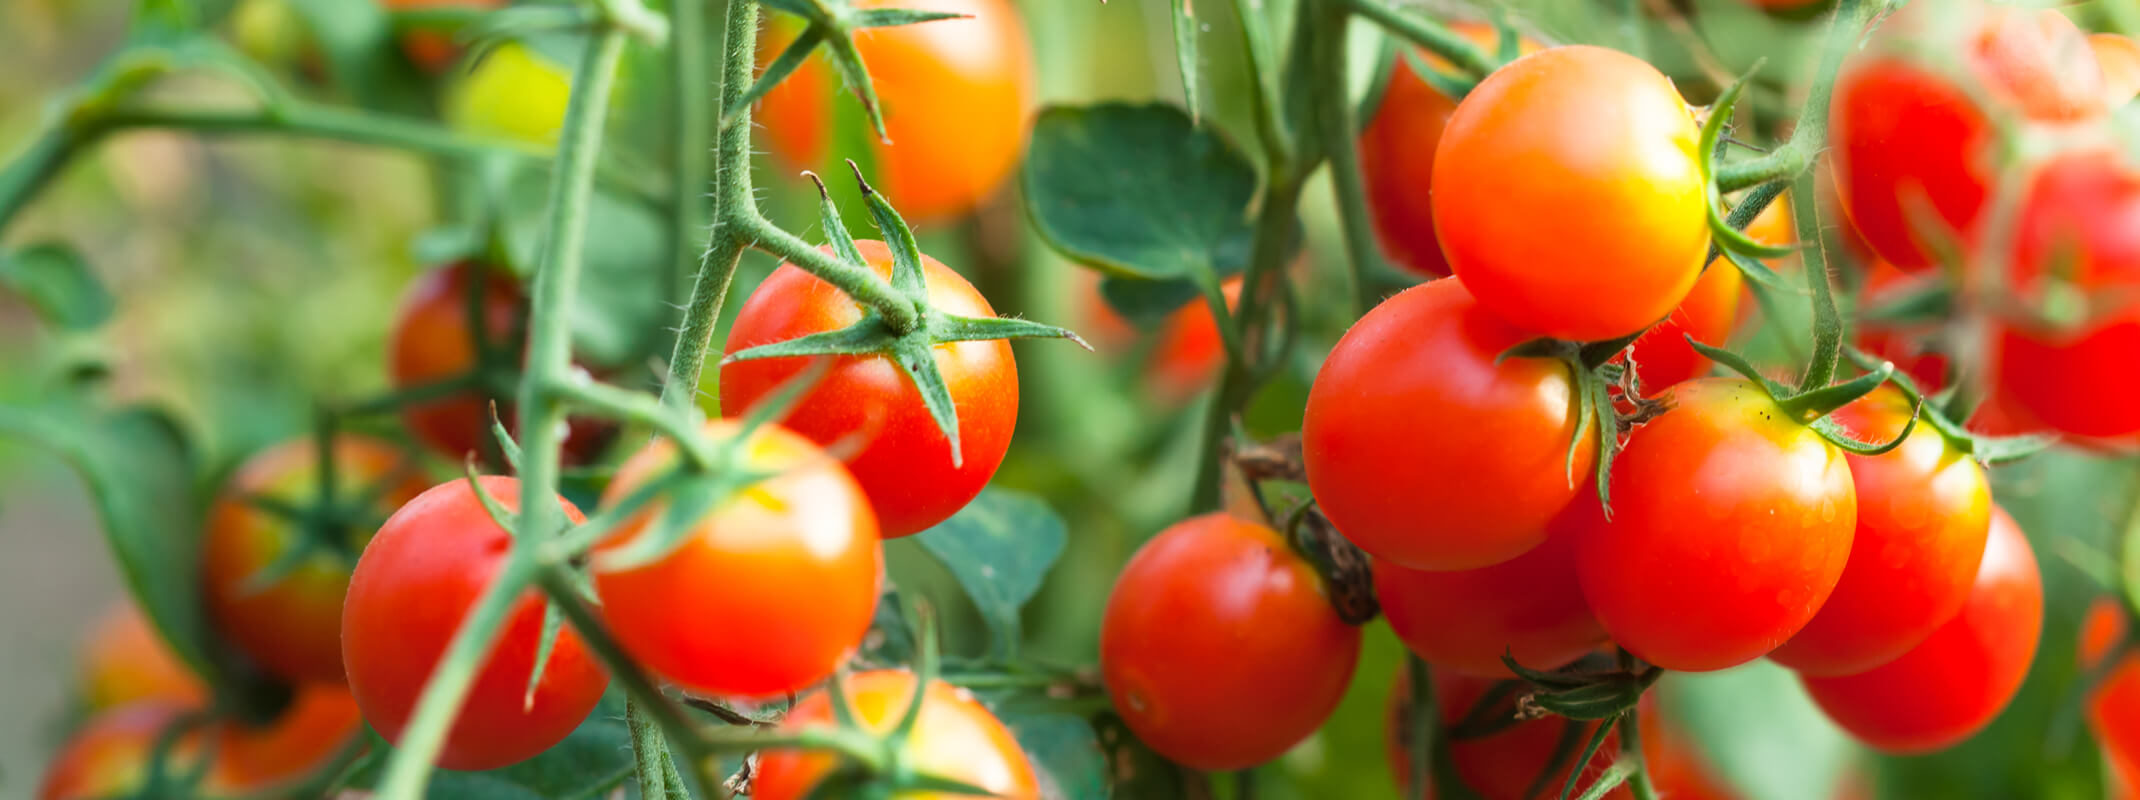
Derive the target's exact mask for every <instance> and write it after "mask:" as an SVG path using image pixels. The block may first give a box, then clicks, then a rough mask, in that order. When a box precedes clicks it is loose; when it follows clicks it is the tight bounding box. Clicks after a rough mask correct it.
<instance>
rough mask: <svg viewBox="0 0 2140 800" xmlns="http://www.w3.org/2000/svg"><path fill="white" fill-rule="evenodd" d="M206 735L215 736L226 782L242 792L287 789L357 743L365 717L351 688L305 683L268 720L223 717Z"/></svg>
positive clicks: (218, 766)
mask: <svg viewBox="0 0 2140 800" xmlns="http://www.w3.org/2000/svg"><path fill="white" fill-rule="evenodd" d="M206 733H207V734H208V735H209V736H212V737H214V738H213V741H214V744H215V749H214V754H215V756H214V757H215V760H216V770H217V774H218V775H219V776H220V780H219V782H220V783H221V784H222V785H223V786H225V787H228V788H229V789H230V790H231V791H233V792H238V793H253V792H269V791H270V790H273V789H276V788H278V787H282V788H284V789H285V790H286V791H287V790H288V788H289V787H291V786H292V785H293V784H296V783H299V782H301V781H303V780H305V779H307V778H310V777H314V776H315V775H316V774H317V773H318V772H319V771H320V770H322V769H324V768H326V767H327V766H328V765H329V764H331V763H333V762H334V760H335V758H336V757H338V756H340V755H342V754H343V753H346V752H349V750H350V748H353V747H355V746H357V742H358V737H359V736H361V735H362V734H363V733H364V719H363V716H362V714H361V712H360V711H359V710H358V709H357V701H356V698H355V697H352V696H351V695H350V693H349V689H348V688H347V687H343V686H335V685H329V684H313V685H310V686H304V687H300V688H299V689H298V690H297V695H296V696H295V697H293V698H291V700H290V705H289V706H288V707H287V708H284V709H283V711H282V714H281V715H280V716H278V717H276V718H275V719H274V720H272V721H269V722H268V723H266V724H263V725H244V724H241V723H237V722H231V721H222V722H218V723H216V724H215V725H213V726H211V727H209V728H208V729H207V731H206Z"/></svg>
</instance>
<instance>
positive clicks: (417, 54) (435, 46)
mask: <svg viewBox="0 0 2140 800" xmlns="http://www.w3.org/2000/svg"><path fill="white" fill-rule="evenodd" d="M380 5H383V6H385V7H386V9H387V10H389V11H407V10H414V9H424V8H456V7H458V8H485V9H487V8H497V7H499V6H502V5H505V0H381V2H380ZM401 50H402V52H404V53H407V54H408V56H409V60H410V61H413V62H415V63H416V66H419V67H422V68H423V69H424V71H426V72H432V73H438V72H443V71H445V69H446V67H447V66H449V65H451V64H452V63H453V59H454V58H456V57H458V56H459V55H460V53H461V49H460V48H459V47H456V46H454V44H453V40H452V39H451V38H448V37H446V36H442V35H440V34H438V33H434V32H431V31H415V32H412V33H410V34H409V35H407V36H405V37H402V40H401Z"/></svg>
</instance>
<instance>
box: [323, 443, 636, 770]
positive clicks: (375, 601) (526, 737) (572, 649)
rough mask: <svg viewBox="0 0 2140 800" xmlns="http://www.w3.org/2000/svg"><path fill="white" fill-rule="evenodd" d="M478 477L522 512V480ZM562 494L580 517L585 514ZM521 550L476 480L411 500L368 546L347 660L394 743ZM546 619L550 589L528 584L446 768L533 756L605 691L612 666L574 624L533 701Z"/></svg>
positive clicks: (374, 722) (352, 592)
mask: <svg viewBox="0 0 2140 800" xmlns="http://www.w3.org/2000/svg"><path fill="white" fill-rule="evenodd" d="M477 480H478V481H479V482H481V484H482V486H483V488H484V490H485V491H486V492H487V493H488V494H490V495H491V496H492V497H494V498H496V499H497V500H498V502H499V503H500V504H501V505H502V506H504V507H505V509H506V510H507V511H518V510H519V508H520V481H519V480H517V479H514V478H508V477H504V476H498V475H486V476H483V477H480V478H477ZM557 501H558V502H559V503H563V504H564V509H565V513H566V515H567V516H569V517H570V518H571V519H572V520H573V521H575V522H578V521H582V520H583V519H584V518H583V517H582V516H581V515H580V512H579V509H577V508H574V507H573V506H572V504H571V503H569V502H565V500H564V499H563V498H558V500H557ZM511 549H512V536H511V534H509V533H507V532H506V531H505V529H503V528H500V527H498V524H497V523H496V522H493V521H492V520H491V518H490V515H489V514H488V513H487V512H485V510H484V508H483V505H482V503H481V501H480V500H478V499H477V498H476V495H475V492H474V490H472V489H470V488H469V485H468V481H467V480H465V479H463V480H453V481H448V482H446V483H441V484H439V485H437V486H433V487H431V488H430V489H429V490H427V491H425V492H424V493H423V494H422V495H419V496H418V497H417V498H416V499H414V500H411V501H409V502H408V504H407V505H404V506H402V507H401V510H400V511H397V512H395V513H394V516H393V517H392V518H391V519H388V520H387V521H386V525H384V526H383V527H381V528H380V529H379V535H377V536H375V537H373V538H372V541H371V544H370V545H369V546H368V547H366V548H365V549H364V557H363V558H362V559H361V560H359V561H358V562H357V570H356V574H355V575H354V576H352V577H351V578H350V581H349V602H348V604H347V606H346V607H345V608H344V609H343V613H342V626H341V632H342V643H343V648H344V652H343V659H344V661H345V662H346V664H347V666H348V670H349V688H350V691H351V692H352V693H354V694H355V695H356V698H357V705H358V706H359V707H360V708H362V709H363V710H364V719H365V721H367V722H369V723H371V726H372V728H373V729H375V730H377V731H378V732H379V735H381V736H384V737H386V740H387V741H389V742H396V741H399V740H400V739H401V733H402V728H403V726H405V725H407V724H408V722H409V717H410V715H411V714H413V713H414V712H415V708H416V700H417V697H418V696H419V695H420V694H422V692H423V688H424V684H425V682H426V681H428V680H429V679H430V677H431V673H432V671H433V670H434V669H436V668H437V666H438V662H439V659H440V658H441V657H442V656H443V655H444V654H445V652H446V649H447V646H448V644H449V643H450V642H451V641H452V639H453V636H454V633H455V632H456V631H458V630H459V629H460V626H461V623H462V621H463V620H464V619H466V618H467V616H468V613H469V611H470V609H471V608H473V607H474V605H475V604H476V601H477V599H478V598H479V597H481V596H482V594H483V593H484V592H485V591H486V590H487V589H488V588H489V586H490V582H491V581H492V580H494V579H496V577H497V575H498V572H499V571H500V570H502V569H504V567H505V563H506V560H507V558H508V557H509V551H510V550H511ZM542 617H543V597H542V594H541V593H540V592H538V591H537V590H535V589H533V588H529V589H526V590H523V592H522V593H521V595H520V596H519V597H518V598H517V599H515V600H514V601H513V605H512V609H511V610H510V611H509V612H508V613H507V614H506V617H505V624H504V625H503V626H502V627H501V628H500V629H499V634H498V638H497V641H496V643H495V644H493V645H492V646H491V649H490V652H489V653H488V654H486V655H485V657H484V659H483V663H482V665H481V666H480V667H479V668H478V669H477V672H476V676H475V682H474V684H473V685H472V686H471V689H470V691H469V693H468V698H467V700H466V701H465V702H464V703H463V704H462V706H461V711H460V715H459V716H458V717H457V718H456V719H455V721H454V723H453V727H452V728H450V729H449V730H448V732H447V734H446V743H445V747H444V748H443V749H442V750H440V751H439V757H438V765H439V766H441V767H445V768H447V769H462V770H481V769H497V768H499V767H503V766H507V765H511V764H515V763H519V762H520V761H524V760H526V759H528V758H530V757H532V756H534V755H535V754H537V753H540V752H542V751H543V750H546V749H549V747H550V746H551V745H554V744H557V743H558V742H559V741H561V740H563V739H564V738H565V735H566V734H569V733H571V732H572V729H573V728H574V727H577V726H578V725H579V724H580V721H581V720H583V719H586V718H587V713H588V712H589V711H592V710H593V709H594V706H595V703H596V701H598V700H600V699H601V698H602V690H603V689H604V688H605V687H607V686H608V685H609V675H608V674H607V673H605V672H603V670H602V667H601V665H599V664H597V663H596V662H595V660H594V656H593V655H591V654H589V653H588V652H587V648H586V646H585V645H584V644H582V643H581V641H580V637H579V634H577V633H574V632H573V630H572V629H571V628H570V627H566V628H564V629H562V630H560V631H559V632H558V634H557V641H556V644H555V646H554V648H553V649H552V650H551V652H550V660H549V661H548V662H547V663H546V664H545V665H544V669H543V672H542V680H541V682H540V683H539V684H537V686H536V688H535V692H534V699H533V702H532V703H530V702H529V701H528V680H529V678H530V676H531V675H532V673H533V670H534V668H535V653H536V649H537V647H538V646H539V645H540V642H541V639H542Z"/></svg>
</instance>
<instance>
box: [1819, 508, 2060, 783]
mask: <svg viewBox="0 0 2140 800" xmlns="http://www.w3.org/2000/svg"><path fill="white" fill-rule="evenodd" d="M2042 631H2043V578H2042V576H2041V575H2040V574H2039V573H2038V571H2037V567H2036V555H2035V552H2034V551H2033V550H2031V549H2030V547H2029V541H2028V537H2027V536H2025V535H2023V534H2022V532H2021V528H2020V526H2018V525H2015V524H2014V520H2013V518H2012V517H2009V516H2007V515H2006V512H2005V511H2004V510H2003V509H1994V511H1993V515H1992V523H1991V538H1990V540H1989V541H1987V542H1986V543H1985V546H1984V560H1983V563H1982V564H1981V565H1980V566H1979V567H1978V568H1977V575H1976V583H1975V585H1974V586H1973V587H1972V588H1971V589H1970V592H1969V601H1968V602H1967V603H1966V604H1965V605H1963V606H1962V611H1961V613H1960V614H1958V615H1956V616H1955V617H1954V618H1953V619H1951V620H1948V621H1947V623H1946V624H1945V625H1942V626H1940V628H1939V630H1938V631H1936V632H1934V633H1933V634H1932V636H1931V638H1929V639H1926V640H1925V641H1924V642H1923V643H1922V644H1919V645H1917V646H1916V647H1915V648H1912V649H1911V650H1910V651H1909V652H1908V653H1904V654H1903V655H1902V657H1900V658H1897V659H1895V660H1893V661H1890V662H1888V663H1886V664H1883V665H1880V666H1878V667H1874V668H1873V669H1871V670H1868V671H1866V672H1861V673H1858V674H1856V675H1846V676H1841V677H1831V678H1816V677H1805V678H1804V681H1805V684H1806V691H1807V692H1809V693H1811V694H1812V695H1813V700H1814V702H1816V703H1819V704H1820V707H1821V710H1822V711H1825V712H1827V714H1828V717H1829V718H1830V719H1833V720H1835V722H1836V724H1838V725H1841V726H1843V729H1844V730H1846V731H1849V732H1850V734H1851V735H1852V736H1855V737H1857V739H1858V740H1859V741H1862V742H1864V743H1865V744H1867V745H1869V746H1871V747H1872V748H1874V749H1876V750H1880V751H1882V752H1887V753H1927V752H1932V751H1935V750H1941V749H1945V748H1947V747H1951V746H1953V745H1955V744H1957V743H1959V742H1961V741H1962V740H1964V739H1967V738H1969V737H1970V736H1973V735H1975V734H1976V732H1977V731H1980V730H1983V729H1984V726H1986V725H1989V724H1991V721H1992V719H1993V718H1995V717H1997V716H1998V715H1999V712H2000V711H2002V710H2004V709H2005V708H2006V704H2007V702H2008V701H2010V700H2012V699H2013V697H2014V692H2015V691H2017V690H2019V689H2020V688H2021V680H2022V679H2023V678H2025V677H2027V676H2028V671H2029V663H2030V662H2031V661H2032V660H2033V659H2034V658H2035V656H2036V643H2037V638H2038V636H2039V635H2040V634H2041V633H2042Z"/></svg>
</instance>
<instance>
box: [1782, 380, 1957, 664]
mask: <svg viewBox="0 0 2140 800" xmlns="http://www.w3.org/2000/svg"><path fill="white" fill-rule="evenodd" d="M1911 412H1912V408H1911V406H1910V403H1909V401H1908V400H1906V399H1904V398H1903V396H1902V392H1901V391H1900V390H1897V389H1893V388H1887V387H1883V388H1882V389H1880V390H1878V391H1876V392H1874V393H1873V394H1871V395H1869V396H1867V397H1865V398H1864V399H1862V400H1859V401H1858V402H1855V403H1852V404H1850V405H1848V406H1844V407H1843V408H1842V409H1840V410H1838V411H1837V412H1836V413H1835V415H1834V416H1835V420H1836V421H1837V422H1840V423H1842V424H1843V427H1845V428H1847V429H1849V430H1850V431H1851V432H1853V433H1855V434H1857V435H1858V437H1859V438H1861V439H1865V440H1868V441H1879V442H1885V441H1890V440H1892V439H1893V438H1894V437H1895V436H1897V435H1899V434H1901V433H1902V431H1903V428H1904V427H1905V426H1906V425H1907V424H1908V423H1909V421H1910V417H1911ZM1846 458H1847V459H1848V460H1849V461H1850V477H1851V483H1852V485H1853V486H1854V487H1855V489H1856V492H1857V496H1858V524H1857V530H1856V533H1855V534H1854V535H1853V538H1852V540H1851V550H1850V561H1849V563H1848V565H1846V566H1845V567H1844V568H1843V577H1842V579H1841V580H1839V581H1837V582H1836V585H1835V593H1834V594H1831V595H1829V596H1828V602H1827V603H1825V604H1823V605H1822V606H1821V609H1820V613H1818V614H1816V615H1814V617H1813V621H1812V622H1809V623H1806V627H1805V628H1804V629H1803V630H1800V631H1799V632H1798V635H1797V636H1794V637H1791V640H1790V641H1788V642H1785V643H1784V645H1783V646H1782V647H1780V648H1777V649H1776V652H1774V653H1770V654H1769V658H1770V659H1772V660H1774V661H1776V662H1777V663H1779V664H1782V665H1784V666H1787V667H1790V668H1792V669H1795V670H1798V672H1799V673H1800V674H1802V675H1854V674H1857V673H1860V672H1864V671H1866V670H1868V669H1872V668H1873V667H1877V666H1880V665H1881V664H1885V663H1887V662H1889V661H1893V660H1895V659H1896V658H1897V657H1899V656H1901V655H1902V654H1903V653H1905V652H1907V651H1908V650H1909V649H1910V648H1912V647H1915V646H1917V645H1918V644H1919V643H1921V642H1923V641H1924V640H1925V639H1926V638H1928V637H1930V636H1931V635H1932V632H1933V631H1935V630H1938V629H1939V627H1940V626H1941V625H1942V624H1945V623H1946V621H1947V620H1949V619H1952V618H1954V615H1955V614H1956V613H1958V612H1960V611H1961V608H1962V603H1963V602H1965V601H1967V600H1968V599H1969V587H1970V585H1971V584H1972V583H1974V582H1975V580H1976V574H1977V564H1978V562H1979V561H1981V560H1982V559H1983V557H1984V541H1985V539H1986V537H1988V536H1989V535H1990V530H1991V486H1990V484H1989V482H1988V481H1987V480H1986V479H1985V477H1984V470H1983V468H1982V467H1980V466H1978V465H1977V462H1976V461H1975V460H1974V459H1972V458H1970V457H1969V456H1968V455H1967V454H1964V453H1962V452H1960V451H1958V450H1955V449H1954V447H1953V446H1952V445H1950V444H1948V442H1947V440H1946V439H1945V438H1944V437H1942V436H1941V435H1940V434H1939V432H1938V431H1936V430H1933V429H1932V427H1931V426H1930V425H1922V424H1920V425H1918V426H1917V427H1916V428H1915V429H1913V430H1911V431H1910V437H1909V439H1908V440H1906V441H1904V442H1903V443H1902V446H1901V447H1900V448H1897V449H1895V450H1894V451H1891V452H1889V453H1886V454H1884V455H1878V456H1859V455H1846Z"/></svg>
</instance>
